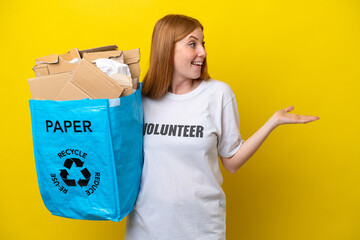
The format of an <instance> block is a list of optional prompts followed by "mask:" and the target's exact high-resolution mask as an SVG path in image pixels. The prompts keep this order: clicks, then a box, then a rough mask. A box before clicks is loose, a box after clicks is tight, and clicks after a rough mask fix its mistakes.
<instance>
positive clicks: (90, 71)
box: [57, 59, 124, 100]
mask: <svg viewBox="0 0 360 240" xmlns="http://www.w3.org/2000/svg"><path fill="white" fill-rule="evenodd" d="M70 83H71V84H73V85H74V86H76V87H77V88H78V89H80V90H81V91H82V92H83V93H85V94H86V95H87V96H89V98H90V99H99V98H118V97H120V96H121V94H122V92H123V91H124V88H123V87H121V86H119V85H118V84H117V83H116V82H115V81H114V80H113V79H111V78H110V77H108V76H107V75H106V74H105V73H103V72H102V71H101V70H100V69H98V68H97V67H95V66H94V65H92V64H91V63H90V62H89V61H87V60H86V59H81V61H80V63H79V65H78V67H77V68H76V69H75V70H74V74H73V77H72V79H71V80H70ZM67 87H68V88H67V89H64V90H63V91H61V93H60V94H59V95H58V96H57V99H61V100H76V99H73V98H72V99H64V98H66V96H69V93H68V92H67V90H69V89H70V90H71V93H73V92H74V88H70V87H69V86H67ZM70 96H71V95H70Z"/></svg>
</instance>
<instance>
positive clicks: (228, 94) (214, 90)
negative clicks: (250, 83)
mask: <svg viewBox="0 0 360 240" xmlns="http://www.w3.org/2000/svg"><path fill="white" fill-rule="evenodd" d="M206 90H207V91H209V93H210V94H211V95H212V96H218V97H220V98H221V99H222V100H223V101H224V102H227V101H230V100H231V99H232V98H233V97H234V96H235V94H234V92H233V90H232V88H231V87H230V85H229V84H227V83H225V82H222V81H219V80H216V79H209V80H206Z"/></svg>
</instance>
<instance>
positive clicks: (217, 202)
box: [125, 79, 244, 240]
mask: <svg viewBox="0 0 360 240" xmlns="http://www.w3.org/2000/svg"><path fill="white" fill-rule="evenodd" d="M143 107H144V167H143V172H142V176H141V183H140V191H139V195H138V198H137V201H136V204H135V206H134V210H133V211H132V212H131V213H130V214H129V215H128V216H127V223H126V233H125V239H126V240H153V239H154V240H162V239H163V240H169V239H171V240H178V239H184V240H193V239H204V240H212V239H214V240H219V239H225V219H226V216H225V213H226V212H225V211H226V202H225V194H224V192H223V190H222V188H221V185H222V181H223V178H222V175H221V171H220V166H219V159H218V155H219V156H221V157H230V156H232V155H234V154H235V153H236V151H237V150H238V149H239V147H240V146H241V144H242V143H243V141H244V140H243V139H242V138H241V136H240V126H239V114H238V109H237V104H236V99H235V95H234V93H233V91H232V89H231V88H230V86H229V85H228V84H226V83H224V82H220V81H217V80H214V79H210V80H208V81H204V80H203V81H202V82H201V83H200V85H199V86H198V87H197V88H196V89H194V90H192V91H191V92H189V93H186V94H182V95H177V94H173V93H170V92H168V93H167V94H166V95H165V96H164V97H163V98H161V99H160V100H153V99H149V98H146V97H144V98H143Z"/></svg>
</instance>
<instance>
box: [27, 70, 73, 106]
mask: <svg viewBox="0 0 360 240" xmlns="http://www.w3.org/2000/svg"><path fill="white" fill-rule="evenodd" d="M71 78H72V72H67V73H60V74H55V75H50V76H42V77H36V78H30V79H28V82H29V87H30V91H31V96H32V99H37V100H56V96H57V95H58V94H59V93H60V92H61V89H62V88H63V87H64V85H65V84H66V83H67V82H68V81H70V79H71Z"/></svg>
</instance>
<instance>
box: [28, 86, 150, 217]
mask: <svg viewBox="0 0 360 240" xmlns="http://www.w3.org/2000/svg"><path fill="white" fill-rule="evenodd" d="M29 103H30V111H31V123H32V134H33V146H34V155H35V163H36V172H37V178H38V183H39V189H40V193H41V197H42V199H43V202H44V204H45V206H46V208H47V209H48V210H49V211H50V212H51V213H52V214H53V215H57V216H61V217H67V218H74V219H87V220H112V221H120V220H121V219H123V218H124V217H125V216H126V215H127V214H128V213H129V212H131V211H132V210H133V206H134V204H135V201H136V198H137V195H138V191H139V186H140V177H141V171H142V166H143V150H142V147H143V108H142V99H141V90H140V88H139V89H138V90H137V91H136V92H134V93H133V94H131V95H128V96H125V97H121V98H117V99H92V100H90V99H83V100H71V101H52V100H29Z"/></svg>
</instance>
